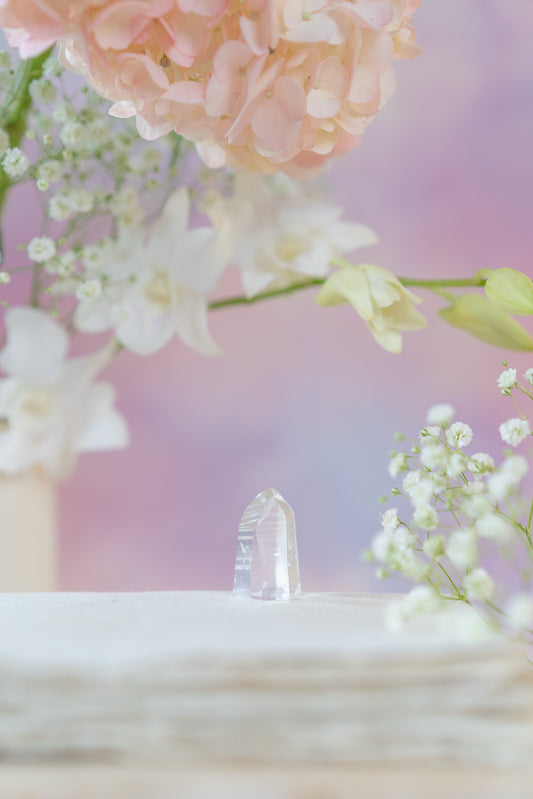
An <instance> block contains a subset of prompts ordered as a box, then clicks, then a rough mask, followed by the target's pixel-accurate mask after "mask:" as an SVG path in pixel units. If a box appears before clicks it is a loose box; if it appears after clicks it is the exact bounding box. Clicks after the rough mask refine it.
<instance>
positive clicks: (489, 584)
mask: <svg viewBox="0 0 533 799" xmlns="http://www.w3.org/2000/svg"><path fill="white" fill-rule="evenodd" d="M465 588H466V594H467V597H468V599H478V600H480V601H482V602H486V601H487V600H489V599H490V598H491V597H492V595H493V593H494V580H493V579H492V577H490V576H489V575H488V574H487V572H486V571H485V569H483V568H481V567H478V568H477V569H474V570H473V571H471V572H470V574H467V575H466V577H465Z"/></svg>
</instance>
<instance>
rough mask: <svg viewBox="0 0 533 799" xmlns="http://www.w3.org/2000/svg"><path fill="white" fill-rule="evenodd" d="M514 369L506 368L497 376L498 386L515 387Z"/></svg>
mask: <svg viewBox="0 0 533 799" xmlns="http://www.w3.org/2000/svg"><path fill="white" fill-rule="evenodd" d="M516 385H517V381H516V369H506V370H505V371H504V372H502V373H501V375H500V376H499V378H498V388H515V386H516Z"/></svg>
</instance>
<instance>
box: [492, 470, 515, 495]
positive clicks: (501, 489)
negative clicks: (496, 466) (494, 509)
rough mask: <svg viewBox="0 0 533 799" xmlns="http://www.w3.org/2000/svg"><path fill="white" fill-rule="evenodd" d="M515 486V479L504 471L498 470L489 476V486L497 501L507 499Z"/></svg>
mask: <svg viewBox="0 0 533 799" xmlns="http://www.w3.org/2000/svg"><path fill="white" fill-rule="evenodd" d="M515 487H516V483H515V481H514V480H511V479H510V478H509V477H508V476H507V475H506V474H505V473H504V472H497V473H496V474H491V476H490V477H489V482H488V488H489V491H490V493H491V494H492V496H493V497H494V499H495V500H496V502H501V501H502V500H504V499H506V498H507V497H508V496H509V494H511V493H512V492H513V491H514V489H515Z"/></svg>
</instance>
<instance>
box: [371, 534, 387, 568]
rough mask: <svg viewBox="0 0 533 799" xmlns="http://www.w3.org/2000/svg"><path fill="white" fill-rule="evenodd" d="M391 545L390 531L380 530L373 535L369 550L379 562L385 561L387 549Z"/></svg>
mask: <svg viewBox="0 0 533 799" xmlns="http://www.w3.org/2000/svg"><path fill="white" fill-rule="evenodd" d="M390 545H391V533H390V531H387V532H386V531H385V530H382V531H380V532H379V533H376V535H375V536H374V537H373V539H372V542H371V545H370V551H371V552H372V554H373V555H374V557H375V559H376V560H379V561H380V562H381V563H386V561H387V559H388V556H389V549H390Z"/></svg>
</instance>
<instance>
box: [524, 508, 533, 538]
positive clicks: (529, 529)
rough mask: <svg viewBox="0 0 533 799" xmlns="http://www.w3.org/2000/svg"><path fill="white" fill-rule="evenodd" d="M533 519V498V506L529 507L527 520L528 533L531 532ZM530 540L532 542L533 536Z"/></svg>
mask: <svg viewBox="0 0 533 799" xmlns="http://www.w3.org/2000/svg"><path fill="white" fill-rule="evenodd" d="M532 519H533V500H532V501H531V508H530V509H529V519H528V520H527V525H526V527H527V532H528V534H530V533H531V521H532ZM529 542H530V544H531V538H530V537H529Z"/></svg>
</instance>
